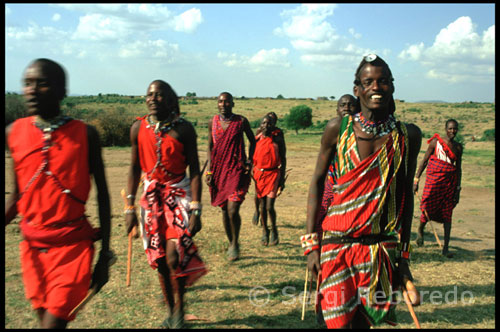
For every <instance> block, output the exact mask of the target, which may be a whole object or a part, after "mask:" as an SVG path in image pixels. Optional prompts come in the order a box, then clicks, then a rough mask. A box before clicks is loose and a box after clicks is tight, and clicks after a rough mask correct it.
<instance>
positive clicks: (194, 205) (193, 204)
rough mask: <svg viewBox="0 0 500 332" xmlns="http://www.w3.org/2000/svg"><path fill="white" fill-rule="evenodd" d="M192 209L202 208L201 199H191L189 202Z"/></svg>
mask: <svg viewBox="0 0 500 332" xmlns="http://www.w3.org/2000/svg"><path fill="white" fill-rule="evenodd" d="M189 209H190V210H201V202H200V201H191V203H189Z"/></svg>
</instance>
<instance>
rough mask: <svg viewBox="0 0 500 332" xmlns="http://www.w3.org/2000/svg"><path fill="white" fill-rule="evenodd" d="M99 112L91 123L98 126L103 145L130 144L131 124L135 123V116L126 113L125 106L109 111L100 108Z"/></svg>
mask: <svg viewBox="0 0 500 332" xmlns="http://www.w3.org/2000/svg"><path fill="white" fill-rule="evenodd" d="M97 114H98V116H97V117H96V118H94V119H93V120H91V121H89V124H90V125H93V126H94V127H96V129H97V132H98V133H99V137H100V139H101V145H102V146H129V145H130V126H132V123H134V120H135V117H134V116H132V115H129V114H126V111H125V109H124V108H123V107H118V108H116V109H111V110H109V111H103V110H101V109H100V110H98V111H97Z"/></svg>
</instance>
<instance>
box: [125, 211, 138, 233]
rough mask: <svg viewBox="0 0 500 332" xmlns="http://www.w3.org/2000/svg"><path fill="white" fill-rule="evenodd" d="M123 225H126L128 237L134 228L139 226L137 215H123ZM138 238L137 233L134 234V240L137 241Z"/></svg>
mask: <svg viewBox="0 0 500 332" xmlns="http://www.w3.org/2000/svg"><path fill="white" fill-rule="evenodd" d="M125 223H126V225H127V235H128V234H129V233H130V232H131V231H132V229H133V228H134V227H135V226H138V225H139V222H138V221H137V214H136V212H135V211H134V213H127V214H125ZM138 237H139V232H135V236H134V238H136V239H137V238H138Z"/></svg>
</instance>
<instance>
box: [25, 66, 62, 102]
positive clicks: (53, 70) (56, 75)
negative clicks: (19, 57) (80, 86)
mask: <svg viewBox="0 0 500 332" xmlns="http://www.w3.org/2000/svg"><path fill="white" fill-rule="evenodd" d="M34 65H40V66H41V67H43V68H46V69H47V70H48V71H49V73H50V79H51V80H52V82H51V83H54V85H56V86H59V87H61V88H62V89H63V91H64V93H63V96H62V97H63V98H64V97H65V96H66V76H67V75H66V71H65V70H64V68H63V66H61V65H60V64H58V63H57V62H55V61H53V60H50V59H46V58H38V59H35V60H33V61H32V62H31V63H30V64H29V66H28V67H32V66H34Z"/></svg>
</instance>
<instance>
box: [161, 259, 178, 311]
mask: <svg viewBox="0 0 500 332" xmlns="http://www.w3.org/2000/svg"><path fill="white" fill-rule="evenodd" d="M157 263H158V279H159V281H160V288H161V291H162V293H163V298H164V299H165V303H166V304H167V307H168V310H167V317H170V316H171V315H172V312H173V309H174V304H175V300H174V291H173V289H172V283H171V282H170V270H169V268H168V266H167V258H166V257H162V258H160V259H158V260H157Z"/></svg>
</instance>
